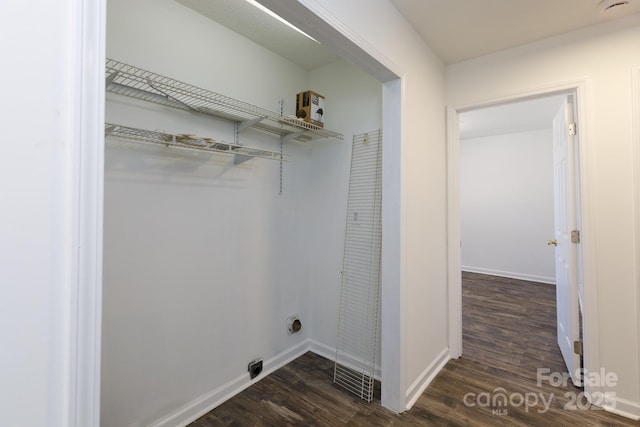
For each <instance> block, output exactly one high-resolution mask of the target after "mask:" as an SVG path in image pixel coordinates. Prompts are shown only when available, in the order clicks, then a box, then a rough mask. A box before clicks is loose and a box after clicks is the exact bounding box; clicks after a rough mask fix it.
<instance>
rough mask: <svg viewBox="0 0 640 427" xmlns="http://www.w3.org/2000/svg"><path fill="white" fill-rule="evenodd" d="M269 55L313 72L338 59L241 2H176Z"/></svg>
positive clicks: (219, 0)
mask: <svg viewBox="0 0 640 427" xmlns="http://www.w3.org/2000/svg"><path fill="white" fill-rule="evenodd" d="M176 1H177V2H178V3H182V4H183V5H185V6H187V7H189V8H191V9H193V10H195V11H196V12H198V13H200V14H202V15H204V16H206V17H207V18H209V19H211V20H213V21H215V22H217V23H219V24H221V25H223V26H225V27H227V28H229V29H230V30H232V31H234V32H236V33H238V34H240V35H242V36H244V37H246V38H247V39H249V40H251V41H253V42H254V43H257V44H259V45H261V46H263V47H265V48H267V49H269V50H271V51H272V52H275V53H277V54H278V55H280V56H282V57H284V58H286V59H288V60H289V61H291V62H293V63H295V64H297V65H299V66H300V67H302V68H303V69H305V70H313V69H314V68H318V67H321V66H323V65H326V64H330V63H332V62H335V61H338V60H339V59H340V57H339V56H338V55H337V54H335V53H333V52H332V51H330V50H329V49H327V48H325V47H323V46H322V45H321V44H319V43H317V42H315V41H313V40H311V39H309V38H307V37H305V36H303V35H302V34H300V33H298V32H297V31H296V30H294V29H292V28H290V27H288V26H287V25H285V24H283V23H281V22H279V21H278V20H277V19H275V18H272V17H271V16H269V15H267V14H266V13H264V12H262V11H261V10H260V9H257V8H256V7H254V6H252V5H251V4H249V3H248V2H246V1H244V0H176Z"/></svg>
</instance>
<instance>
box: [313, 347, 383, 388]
mask: <svg viewBox="0 0 640 427" xmlns="http://www.w3.org/2000/svg"><path fill="white" fill-rule="evenodd" d="M309 351H312V352H314V353H315V354H317V355H319V356H322V357H324V358H325V359H329V360H336V349H335V348H334V347H330V346H328V345H326V344H322V343H319V342H318V341H314V340H310V341H309ZM343 357H344V358H343V360H342V364H343V365H345V366H346V367H347V368H351V369H355V370H357V371H360V370H368V369H369V365H368V364H367V363H365V362H363V361H362V359H360V358H358V357H355V356H350V355H344V356H343ZM381 377H382V372H381V370H380V364H376V367H375V369H374V373H373V378H375V379H376V380H378V381H380V378H381Z"/></svg>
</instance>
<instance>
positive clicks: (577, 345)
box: [573, 341, 582, 356]
mask: <svg viewBox="0 0 640 427" xmlns="http://www.w3.org/2000/svg"><path fill="white" fill-rule="evenodd" d="M573 352H574V353H575V354H577V355H579V356H582V341H574V342H573Z"/></svg>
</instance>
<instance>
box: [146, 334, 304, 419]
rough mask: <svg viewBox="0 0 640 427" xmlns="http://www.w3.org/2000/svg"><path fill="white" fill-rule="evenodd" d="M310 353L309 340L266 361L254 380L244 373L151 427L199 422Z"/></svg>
mask: <svg viewBox="0 0 640 427" xmlns="http://www.w3.org/2000/svg"><path fill="white" fill-rule="evenodd" d="M307 351H309V340H305V341H303V342H302V343H300V344H298V345H297V346H295V347H293V348H291V349H289V350H286V351H283V352H282V353H280V354H277V355H275V356H273V357H272V358H270V359H268V360H265V361H264V363H263V371H262V373H261V374H260V375H259V376H258V377H256V378H254V379H253V380H252V379H250V378H249V374H248V373H244V374H242V375H240V376H238V377H236V378H234V379H233V380H231V381H229V382H227V383H226V384H223V385H221V386H220V387H218V388H216V389H215V390H213V391H211V392H210V393H207V394H204V395H202V396H200V397H198V398H196V399H194V400H192V401H191V402H189V403H187V404H186V405H183V406H181V407H180V408H178V409H177V410H175V411H173V412H172V413H170V414H168V415H167V416H165V417H163V418H161V419H159V420H157V421H155V422H153V423H151V424H150V426H151V427H182V426H187V425H189V424H190V423H192V422H193V421H195V420H197V419H198V418H200V417H201V416H203V415H204V414H206V413H207V412H209V411H211V410H213V409H214V408H216V407H218V406H220V405H221V404H222V403H224V402H225V401H227V400H229V399H231V398H232V397H233V396H235V395H237V394H238V393H240V392H241V391H243V390H245V389H246V388H248V387H250V386H252V385H253V384H255V383H257V382H258V381H260V380H262V379H264V378H266V377H267V376H269V375H270V374H271V373H273V372H275V371H277V370H278V369H280V368H282V367H283V366H285V365H286V364H288V363H289V362H291V361H293V360H295V359H297V358H298V357H300V356H302V355H303V354H305V353H306V352H307Z"/></svg>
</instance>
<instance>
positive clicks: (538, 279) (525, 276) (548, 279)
mask: <svg viewBox="0 0 640 427" xmlns="http://www.w3.org/2000/svg"><path fill="white" fill-rule="evenodd" d="M462 271H466V272H469V273H480V274H488V275H490V276H500V277H508V278H510V279H519V280H529V281H531V282H540V283H548V284H550V285H555V284H556V278H555V277H547V276H537V275H535V274H525V273H514V272H513V271H501V270H493V269H490V268H483V267H472V266H468V265H463V266H462Z"/></svg>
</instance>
